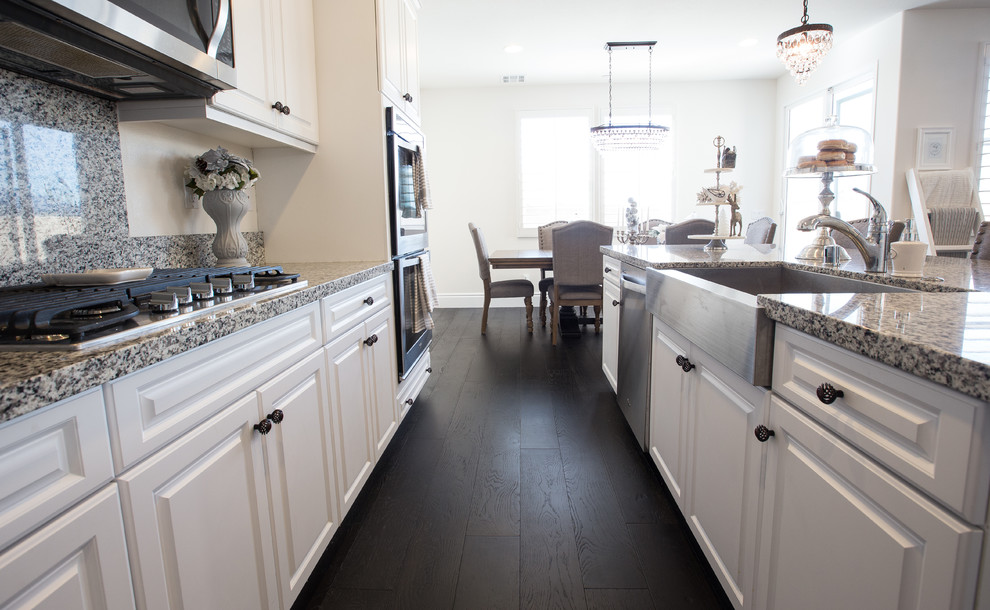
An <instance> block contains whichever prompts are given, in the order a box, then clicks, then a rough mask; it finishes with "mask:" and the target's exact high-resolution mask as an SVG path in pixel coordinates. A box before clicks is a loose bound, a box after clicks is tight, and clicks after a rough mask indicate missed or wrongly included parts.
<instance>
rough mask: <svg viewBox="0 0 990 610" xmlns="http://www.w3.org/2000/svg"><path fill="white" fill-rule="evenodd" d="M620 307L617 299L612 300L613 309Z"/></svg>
mask: <svg viewBox="0 0 990 610" xmlns="http://www.w3.org/2000/svg"><path fill="white" fill-rule="evenodd" d="M618 305H619V302H618V301H616V300H615V299H612V307H617V306H618Z"/></svg>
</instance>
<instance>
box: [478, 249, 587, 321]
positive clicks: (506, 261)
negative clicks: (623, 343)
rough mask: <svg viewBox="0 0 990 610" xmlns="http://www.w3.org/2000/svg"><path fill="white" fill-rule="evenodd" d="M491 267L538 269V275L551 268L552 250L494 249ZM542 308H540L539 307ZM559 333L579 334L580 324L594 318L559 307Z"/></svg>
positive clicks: (490, 255) (489, 259) (570, 308)
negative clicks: (580, 315)
mask: <svg viewBox="0 0 990 610" xmlns="http://www.w3.org/2000/svg"><path fill="white" fill-rule="evenodd" d="M488 262H489V263H490V264H491V266H492V269H539V270H540V275H541V276H542V275H544V273H545V272H546V271H552V270H553V250H495V251H494V252H492V253H491V254H489V255H488ZM541 309H542V308H541ZM559 321H560V335H561V336H562V337H571V336H580V334H581V329H580V326H579V325H580V324H590V323H594V318H585V317H579V316H578V315H577V313H576V312H575V311H574V308H573V307H569V306H568V307H561V308H560V316H559Z"/></svg>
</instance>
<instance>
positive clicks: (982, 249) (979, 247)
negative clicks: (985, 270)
mask: <svg viewBox="0 0 990 610" xmlns="http://www.w3.org/2000/svg"><path fill="white" fill-rule="evenodd" d="M988 227H990V222H988V221H986V220H984V221H983V222H981V223H980V228H979V229H977V231H976V240H975V241H973V253H972V254H971V255H970V256H971V257H972V258H976V259H980V260H990V236H988V235H987V228H988Z"/></svg>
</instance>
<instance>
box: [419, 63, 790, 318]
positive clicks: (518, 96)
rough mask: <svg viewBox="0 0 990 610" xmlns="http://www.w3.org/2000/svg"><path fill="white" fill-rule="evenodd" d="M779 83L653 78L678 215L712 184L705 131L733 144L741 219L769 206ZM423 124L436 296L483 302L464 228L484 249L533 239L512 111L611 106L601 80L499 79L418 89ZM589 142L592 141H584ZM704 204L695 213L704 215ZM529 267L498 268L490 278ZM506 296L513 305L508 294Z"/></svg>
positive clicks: (630, 96) (618, 91)
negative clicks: (506, 82) (666, 122)
mask: <svg viewBox="0 0 990 610" xmlns="http://www.w3.org/2000/svg"><path fill="white" fill-rule="evenodd" d="M643 88H644V87H643V86H642V85H621V86H620V85H616V87H615V91H614V99H616V100H635V99H638V98H637V96H640V95H642V93H643ZM775 89H776V83H775V81H772V80H765V81H762V80H749V81H722V82H685V83H659V84H658V83H654V87H653V99H654V102H653V110H654V113H656V114H665V113H668V112H669V113H671V114H672V115H673V117H674V121H673V124H672V132H671V139H670V145H672V146H674V158H675V176H674V202H675V207H676V214H675V216H676V217H675V218H672V219H671V220H680V219H683V218H686V217H688V216H690V215H693V214H695V213H696V212H698V210H699V208H697V207H696V206H695V201H696V199H695V193H697V191H698V190H699V189H700V188H701V187H703V186H711V184H712V180H713V179H712V176H711V175H710V174H705V173H704V169H705V168H709V167H712V166H713V165H714V164H715V149H714V148H713V146H712V139H713V138H714V137H715V136H717V135H722V136H723V137H725V139H726V140H727V142H728V143H729V144H731V145H734V146H736V148H737V153H738V159H737V163H736V167H737V169H736V171H735V173H733V174H731V175H730V177H731V179H732V180H736V181H737V182H738V183H739V184H742V185H743V186H744V190H743V191H742V193H741V195H740V202H741V204H742V213H743V220H744V222H748V221H749V220H751V219H753V218H756V217H758V216H763V215H767V214H769V213H770V212H771V211H772V210H773V209H774V206H773V204H772V200H771V196H772V192H773V183H774V176H775V172H774V170H773V167H772V165H771V164H770V163H769V161H770V160H771V159H772V158H773V154H774V146H775V142H776V138H775V129H774V109H775V103H774V100H775ZM422 97H423V130H424V132H425V133H426V138H427V151H428V153H427V163H428V169H429V174H430V183H431V188H432V195H433V199H434V205H435V208H434V210H432V211H431V212H430V216H429V220H430V248H431V250H432V252H433V272H434V276H435V278H436V282H437V287H438V292H439V293H440V301H441V304H442V305H443V306H447V307H450V306H480V304H481V291H482V287H481V280H480V279H479V278H478V268H477V262H476V259H475V257H474V247H473V245H472V242H471V238H470V235H469V234H468V230H467V223H468V222H473V223H475V224H476V225H478V226H480V227H481V228H482V230H483V231H484V234H485V238H486V241H487V242H488V246H489V249H491V250H497V249H503V248H509V249H521V248H535V247H536V238H535V237H525V238H524V237H518V236H517V229H516V227H517V226H518V220H517V216H518V210H519V208H518V206H519V184H518V167H517V163H518V160H517V144H516V120H517V112H518V111H521V110H547V109H555V108H556V109H564V108H566V109H575V108H592V109H595V110H596V111H597V112H598V113H599V117H600V116H601V115H606V116H607V112H608V89H607V86H606V85H604V84H603V85H569V86H568V85H564V86H534V85H523V86H515V85H512V86H505V87H484V88H469V89H432V90H424V91H423V93H422ZM589 146H590V142H589ZM710 213H711V212H710V210H709V209H707V208H705V209H704V210H703V211H701V213H700V215H701V216H703V217H707V216H708V214H710ZM521 275H524V276H528V277H529V279H531V280H533V281H534V283H535V280H536V279H538V278H539V273H538V272H536V271H535V270H530V271H528V272H502V271H495V273H494V274H493V278H494V279H505V278H508V277H520V276H521ZM505 304H507V305H518V304H515V303H505Z"/></svg>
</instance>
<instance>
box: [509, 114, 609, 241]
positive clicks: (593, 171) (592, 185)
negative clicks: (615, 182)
mask: <svg viewBox="0 0 990 610" xmlns="http://www.w3.org/2000/svg"><path fill="white" fill-rule="evenodd" d="M563 117H585V118H587V119H588V125H589V126H593V125H594V124H595V123H594V120H595V111H594V109H593V108H551V109H542V110H517V111H516V142H515V155H516V193H517V196H518V202H517V204H516V206H515V212H516V236H517V237H536V236H537V234H536V232H537V229H536V227H524V226H523V222H522V221H523V164H522V121H523V119H526V118H563ZM588 148H589V150H590V153H589V154H591V155H592V156H591V162H590V164H589V166H588V167H589V176H588V180H589V182H588V195H589V198H590V200H591V201H590V209H591V210H592V213H595V207H596V206H597V205H598V204H597V202H596V201H595V200H596V199H597V198H596V197H595V196H594V195H595V193H597V192H598V183H597V180H598V178H597V176H598V171H599V168H598V159H597V158H596V156H595V155H596V153H595V151H594V149H593V147H592V145H591V136H590V135H589V137H588Z"/></svg>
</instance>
